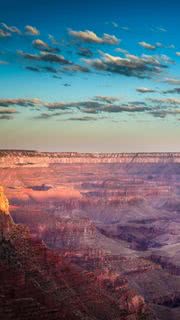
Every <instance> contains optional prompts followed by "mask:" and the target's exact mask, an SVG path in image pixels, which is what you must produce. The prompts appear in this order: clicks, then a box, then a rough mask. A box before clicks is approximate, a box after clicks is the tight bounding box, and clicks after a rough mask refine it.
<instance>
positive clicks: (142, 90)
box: [136, 87, 156, 93]
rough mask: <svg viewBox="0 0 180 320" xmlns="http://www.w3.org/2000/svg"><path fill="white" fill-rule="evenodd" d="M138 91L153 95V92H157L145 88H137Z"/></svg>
mask: <svg viewBox="0 0 180 320" xmlns="http://www.w3.org/2000/svg"><path fill="white" fill-rule="evenodd" d="M136 91H138V92H140V93H153V92H156V90H155V89H151V88H145V87H141V88H137V89H136Z"/></svg>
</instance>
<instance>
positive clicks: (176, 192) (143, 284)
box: [0, 151, 180, 320]
mask: <svg viewBox="0 0 180 320" xmlns="http://www.w3.org/2000/svg"><path fill="white" fill-rule="evenodd" d="M0 185H2V186H3V187H4V190H5V194H6V196H7V198H8V199H9V203H10V212H11V216H12V217H13V220H14V222H15V223H16V224H18V225H15V224H14V222H13V228H12V229H13V231H11V230H10V231H9V229H8V232H7V233H5V234H6V237H5V239H4V240H3V245H2V246H1V264H0V268H1V269H2V270H1V271H2V272H1V274H2V275H9V279H10V281H9V282H8V286H9V287H8V288H11V286H13V285H14V280H13V279H14V277H18V275H19V273H18V272H20V275H19V277H20V279H21V280H20V281H18V283H19V285H18V286H19V291H18V289H16V292H15V293H14V299H15V298H16V300H18V299H22V298H23V295H24V297H26V298H27V300H25V301H24V302H23V306H24V308H25V310H26V311H27V313H28V312H30V311H28V310H31V305H32V309H33V308H34V310H36V311H34V312H35V316H34V318H32V319H40V318H38V316H37V317H36V313H37V314H38V312H39V311H38V310H40V309H41V308H42V310H44V311H43V312H44V314H46V318H45V316H44V317H43V318H44V319H61V318H62V319H71V318H72V319H112V320H113V319H115V320H116V319H129V320H136V319H159V320H179V319H180V154H178V153H171V154H170V153H169V154H168V153H166V154H163V153H159V154H153V153H152V154H104V155H103V154H77V153H63V154H58V153H54V154H48V153H37V152H32V151H26V152H24V151H1V152H0ZM0 201H1V199H0ZM3 210H4V209H1V211H3ZM3 226H4V224H3ZM25 226H28V228H29V230H30V233H28V234H29V235H28V236H27V231H26V232H25V230H26V227H25ZM18 230H19V232H18ZM9 234H10V235H9ZM14 234H15V235H14ZM7 235H8V236H7ZM22 239H23V241H22ZM42 240H43V242H42ZM19 243H24V247H23V244H21V246H20V245H19ZM27 248H28V249H27ZM28 250H29V251H28ZM26 251H27V252H26ZM7 252H8V254H7ZM22 252H26V253H23V254H22ZM32 252H36V254H35V258H33V259H34V260H33V261H32V258H31V256H32ZM44 252H46V256H48V257H49V258H47V259H45V258H44V256H45V255H44ZM4 256H5V258H2V257H4ZM7 257H8V258H7ZM8 259H9V260H8ZM14 259H15V260H16V263H19V264H20V265H21V270H19V271H17V270H16V268H15V267H13V266H14ZM55 260H56V261H57V262H56V263H55V262H54V261H55ZM9 261H10V262H12V264H13V266H9ZM30 265H33V266H34V268H35V270H36V272H35V274H36V276H34V275H33V272H34V271H33V272H32V273H31V274H30V275H29V274H28V276H27V270H28V268H29V266H30ZM62 269H63V271H62ZM62 274H63V275H62ZM3 278H4V277H3V276H2V279H3ZM22 279H23V280H22ZM25 279H26V281H25ZM45 279H46V281H45ZM34 281H36V282H37V283H38V284H40V283H42V287H43V288H47V287H48V289H47V291H46V290H44V291H43V298H42V294H40V293H39V291H38V290H37V287H36V288H34V287H33V289H31V290H30V289H29V291H28V290H27V287H30V285H29V283H31V282H33V283H34ZM48 281H49V283H46V282H48ZM59 281H61V285H60V284H59V283H60V282H59ZM62 281H63V285H62ZM2 283H3V280H2ZM52 283H53V285H54V286H55V287H56V290H55V287H53V285H52ZM37 286H38V285H37ZM66 286H67V287H68V288H67V287H66ZM5 287H6V286H5V284H4V283H3V285H2V289H1V293H2V295H1V296H3V294H4V293H3V290H4V291H5V293H6V294H7V296H8V299H9V300H8V301H9V302H8V306H9V307H8V306H7V310H8V308H9V310H11V314H12V313H13V312H15V311H14V310H15V309H13V310H12V306H11V300H12V299H10V297H9V295H10V293H9V291H8V290H10V289H7V288H5ZM62 287H63V288H62ZM80 287H81V290H80ZM61 290H62V291H61ZM20 291H21V292H22V293H21V295H20V294H19V292H20ZM24 292H26V294H24ZM50 292H51V293H52V299H50V300H52V301H48V299H49V297H47V296H48V294H49V293H50ZM70 292H71V294H70ZM72 292H73V294H72ZM6 294H4V296H5V297H4V298H1V299H2V301H4V300H3V299H5V298H6ZM58 294H59V295H60V296H61V298H62V296H64V300H63V301H64V302H63V312H62V314H61V315H60V308H61V307H62V305H61V304H59V300H58V299H59V298H57V299H55V298H54V297H55V296H56V297H59V296H58ZM73 297H74V298H73ZM11 298H12V297H11ZM28 299H30V300H28ZM73 299H74V302H72V300H73ZM78 299H80V300H78ZM57 300H58V302H57ZM97 301H98V302H97ZM110 301H111V303H110ZM80 302H81V303H82V305H81V303H80ZM68 303H69V305H70V306H71V307H69V308H68V307H67V305H68ZM71 303H72V304H73V303H74V304H73V305H74V307H73V306H72V305H71ZM17 304H18V302H17ZM13 305H15V304H13ZM108 305H109V307H107V306H108ZM27 306H28V307H27ZM38 306H39V307H38ZM92 306H93V307H92ZM103 307H104V310H103ZM13 308H14V307H13ZM22 308H23V307H22ZM28 308H30V309H28ZM38 308H40V309H38ZM70 309H72V310H75V311H73V313H72V314H70V313H68V312H69V310H70ZM51 311H52V312H51ZM43 312H42V314H43ZM53 317H55V318H53ZM4 319H5V318H4ZM7 319H16V318H8V317H7ZM17 319H19V318H17ZM20 319H28V317H27V318H20Z"/></svg>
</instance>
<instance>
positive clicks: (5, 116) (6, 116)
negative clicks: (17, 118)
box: [0, 114, 14, 120]
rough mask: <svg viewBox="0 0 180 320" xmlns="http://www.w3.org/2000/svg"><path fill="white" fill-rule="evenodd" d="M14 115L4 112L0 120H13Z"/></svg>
mask: <svg viewBox="0 0 180 320" xmlns="http://www.w3.org/2000/svg"><path fill="white" fill-rule="evenodd" d="M13 119H14V117H13V116H12V115H8V114H3V115H0V120H13Z"/></svg>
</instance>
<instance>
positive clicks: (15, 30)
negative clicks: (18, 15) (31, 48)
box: [0, 22, 21, 34]
mask: <svg viewBox="0 0 180 320" xmlns="http://www.w3.org/2000/svg"><path fill="white" fill-rule="evenodd" d="M0 26H1V28H2V29H4V30H5V31H6V32H7V33H17V34H21V31H20V30H19V29H18V28H17V27H15V26H8V25H7V24H6V23H4V22H2V23H1V24H0Z"/></svg>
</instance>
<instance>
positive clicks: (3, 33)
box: [0, 29, 11, 38]
mask: <svg viewBox="0 0 180 320" xmlns="http://www.w3.org/2000/svg"><path fill="white" fill-rule="evenodd" d="M10 36H11V33H10V32H8V31H5V30H3V29H0V38H7V37H10Z"/></svg>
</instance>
